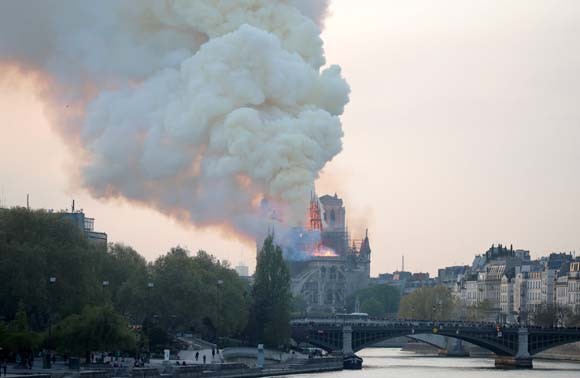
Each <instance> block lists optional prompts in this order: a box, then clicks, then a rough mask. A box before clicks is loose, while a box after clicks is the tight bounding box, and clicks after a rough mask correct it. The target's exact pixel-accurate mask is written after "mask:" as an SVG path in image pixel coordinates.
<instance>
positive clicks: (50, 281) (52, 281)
mask: <svg viewBox="0 0 580 378" xmlns="http://www.w3.org/2000/svg"><path fill="white" fill-rule="evenodd" d="M54 284H56V277H49V278H48V337H51V336H52V287H53V286H54Z"/></svg>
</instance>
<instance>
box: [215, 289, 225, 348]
mask: <svg viewBox="0 0 580 378" xmlns="http://www.w3.org/2000/svg"><path fill="white" fill-rule="evenodd" d="M223 284H224V280H217V283H216V321H215V345H216V347H217V349H218V350H219V340H220V337H219V331H218V329H219V327H220V289H221V287H222V285H223Z"/></svg>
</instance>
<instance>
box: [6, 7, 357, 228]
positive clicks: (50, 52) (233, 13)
mask: <svg viewBox="0 0 580 378" xmlns="http://www.w3.org/2000/svg"><path fill="white" fill-rule="evenodd" d="M327 5H328V4H327V1H314V0H279V1H274V0H235V1H233V0H196V1H189V0H183V1H180V0H166V1H160V0H159V1H158V0H138V1H137V0H134V1H129V0H124V1H117V0H99V1H93V2H85V1H82V2H81V1H76V0H44V1H33V0H6V1H2V2H1V3H0V63H1V64H4V65H16V66H17V67H19V68H20V69H22V70H24V71H25V72H33V73H38V74H40V75H41V76H42V77H43V78H44V79H45V82H46V85H45V89H44V92H43V96H44V98H45V100H46V102H47V104H48V105H49V108H50V111H51V115H52V117H53V123H55V125H56V126H57V128H58V130H59V131H60V133H61V134H62V135H63V136H64V137H65V139H66V140H67V141H69V142H70V143H71V145H72V147H73V148H79V147H80V149H79V150H80V151H81V153H82V154H81V156H80V158H79V161H80V163H79V173H80V177H81V180H82V184H83V186H85V187H86V188H87V189H88V190H89V191H90V192H91V194H92V195H94V196H95V197H99V198H109V197H121V198H125V199H128V200H130V201H133V202H138V203H141V204H143V205H146V206H150V207H153V208H156V209H158V210H159V211H161V212H163V213H165V214H169V215H171V216H174V217H177V218H179V219H181V220H184V221H187V222H191V223H193V224H194V225H196V226H209V225H218V226H221V227H224V228H227V229H230V230H233V231H237V232H241V233H243V234H246V235H249V236H255V235H257V234H258V233H260V232H262V231H263V230H264V229H265V227H266V226H265V225H266V223H268V219H264V218H267V217H265V216H264V214H265V213H267V212H265V211H264V209H263V208H262V207H261V206H260V201H261V200H262V199H264V198H267V199H268V200H269V203H274V204H275V208H276V209H277V211H278V213H279V214H283V218H284V219H283V220H284V221H285V222H286V223H288V224H292V223H296V222H299V221H302V220H303V219H304V216H305V213H306V208H307V203H308V200H309V198H310V192H311V191H312V188H313V183H314V180H315V179H316V178H317V176H318V174H319V172H320V170H321V169H322V168H323V167H324V165H325V164H326V163H327V162H328V161H330V160H331V159H332V158H333V157H334V156H335V155H336V154H338V153H339V152H340V150H341V138H342V128H341V124H340V120H339V115H340V114H342V112H343V109H344V106H345V104H346V103H347V102H348V94H349V87H348V85H347V83H346V82H345V80H344V79H343V78H342V77H341V72H340V68H339V67H338V66H328V67H327V68H324V69H322V68H321V67H323V66H324V65H325V59H324V51H323V43H322V40H321V38H320V30H321V27H322V21H323V18H324V16H325V14H326V12H327Z"/></svg>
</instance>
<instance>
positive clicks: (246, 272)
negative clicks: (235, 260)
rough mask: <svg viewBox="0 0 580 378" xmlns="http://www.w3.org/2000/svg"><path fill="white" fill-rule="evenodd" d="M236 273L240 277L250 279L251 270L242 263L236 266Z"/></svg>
mask: <svg viewBox="0 0 580 378" xmlns="http://www.w3.org/2000/svg"><path fill="white" fill-rule="evenodd" d="M236 273H238V276H240V277H249V276H250V269H249V268H248V266H247V265H245V264H243V263H240V264H238V266H236Z"/></svg>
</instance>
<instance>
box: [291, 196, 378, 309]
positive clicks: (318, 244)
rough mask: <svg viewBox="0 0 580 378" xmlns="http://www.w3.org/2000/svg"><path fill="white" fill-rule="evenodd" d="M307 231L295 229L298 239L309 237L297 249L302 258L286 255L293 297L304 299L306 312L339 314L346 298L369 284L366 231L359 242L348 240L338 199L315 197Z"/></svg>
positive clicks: (344, 219) (368, 247)
mask: <svg viewBox="0 0 580 378" xmlns="http://www.w3.org/2000/svg"><path fill="white" fill-rule="evenodd" d="M309 218H310V222H309V225H308V229H307V230H297V231H296V232H297V234H298V235H299V238H304V236H303V235H305V234H308V235H314V236H317V237H310V239H309V241H308V242H305V243H303V244H301V245H300V247H298V249H303V250H305V253H304V254H302V255H301V256H303V257H302V258H296V256H297V255H296V254H291V255H288V256H287V258H286V261H287V263H288V266H289V268H290V275H291V278H292V294H293V295H294V296H295V297H296V296H300V297H302V298H303V299H304V301H305V302H306V305H307V311H308V312H309V313H316V314H321V313H327V314H329V313H341V312H345V311H346V301H347V298H348V297H349V296H350V295H352V294H353V293H354V292H356V291H357V290H359V289H362V288H365V287H367V286H368V285H369V280H370V262H371V247H370V243H369V238H368V232H367V233H366V234H365V236H364V238H363V239H362V240H361V239H359V240H352V241H351V240H350V237H349V233H348V230H347V227H346V210H345V208H344V204H343V201H342V199H341V198H339V197H338V196H337V195H336V194H334V196H331V195H324V196H322V197H320V198H318V197H316V196H315V195H314V196H312V198H311V201H310V212H309Z"/></svg>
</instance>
